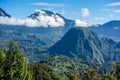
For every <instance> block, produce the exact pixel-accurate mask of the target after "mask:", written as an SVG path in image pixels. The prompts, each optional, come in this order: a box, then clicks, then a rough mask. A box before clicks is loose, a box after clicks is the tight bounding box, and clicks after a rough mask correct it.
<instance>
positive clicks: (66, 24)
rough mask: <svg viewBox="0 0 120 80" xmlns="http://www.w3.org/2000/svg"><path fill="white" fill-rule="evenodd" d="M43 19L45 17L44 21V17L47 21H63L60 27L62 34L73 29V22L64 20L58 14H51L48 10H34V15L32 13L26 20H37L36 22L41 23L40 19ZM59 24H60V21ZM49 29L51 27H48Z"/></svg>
mask: <svg viewBox="0 0 120 80" xmlns="http://www.w3.org/2000/svg"><path fill="white" fill-rule="evenodd" d="M44 17H45V19H46V17H47V19H48V18H53V19H54V20H55V21H59V20H63V21H64V26H63V27H62V29H63V30H62V31H63V34H65V33H66V32H67V31H68V30H69V29H71V28H73V27H75V21H74V20H70V19H66V18H65V17H63V16H62V15H60V14H59V13H56V12H51V11H48V10H36V11H35V12H34V13H32V14H31V15H30V16H28V18H31V19H33V20H38V21H42V19H41V18H44ZM60 23H61V21H60ZM43 27H44V26H43ZM49 27H52V26H49Z"/></svg>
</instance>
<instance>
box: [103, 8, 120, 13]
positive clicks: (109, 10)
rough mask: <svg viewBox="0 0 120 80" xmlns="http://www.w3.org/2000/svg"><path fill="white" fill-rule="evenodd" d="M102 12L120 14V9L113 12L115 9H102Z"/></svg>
mask: <svg viewBox="0 0 120 80" xmlns="http://www.w3.org/2000/svg"><path fill="white" fill-rule="evenodd" d="M101 11H107V12H115V13H120V9H118V10H113V9H102V10H101Z"/></svg>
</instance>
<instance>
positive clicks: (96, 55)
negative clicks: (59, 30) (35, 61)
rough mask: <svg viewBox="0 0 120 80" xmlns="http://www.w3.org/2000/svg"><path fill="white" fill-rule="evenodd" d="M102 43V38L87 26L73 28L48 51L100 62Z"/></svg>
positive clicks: (101, 61) (102, 61) (101, 60)
mask: <svg viewBox="0 0 120 80" xmlns="http://www.w3.org/2000/svg"><path fill="white" fill-rule="evenodd" d="M103 44H104V43H103V42H102V40H101V39H100V38H99V37H98V36H97V35H96V34H95V33H94V32H92V31H90V30H88V29H87V28H82V27H81V28H73V29H70V30H69V31H68V32H67V33H66V34H65V36H64V37H63V38H62V39H61V40H60V41H58V42H57V43H56V44H55V45H53V46H52V47H51V48H50V49H49V51H50V54H62V55H66V56H69V57H77V58H79V59H81V60H88V61H91V62H94V63H95V62H98V63H100V64H102V63H104V58H103V56H102V54H101V53H104V50H102V49H103V48H104V47H105V46H103Z"/></svg>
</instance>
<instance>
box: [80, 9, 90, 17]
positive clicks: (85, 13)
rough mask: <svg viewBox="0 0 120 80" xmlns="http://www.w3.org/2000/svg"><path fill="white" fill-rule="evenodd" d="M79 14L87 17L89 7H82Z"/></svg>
mask: <svg viewBox="0 0 120 80" xmlns="http://www.w3.org/2000/svg"><path fill="white" fill-rule="evenodd" d="M80 15H81V17H82V18H86V17H88V16H89V15H90V12H89V9H87V8H82V9H81V14H80Z"/></svg>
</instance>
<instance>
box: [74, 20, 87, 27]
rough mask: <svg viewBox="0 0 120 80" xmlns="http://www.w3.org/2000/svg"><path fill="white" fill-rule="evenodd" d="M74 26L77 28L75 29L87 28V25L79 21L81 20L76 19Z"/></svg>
mask: <svg viewBox="0 0 120 80" xmlns="http://www.w3.org/2000/svg"><path fill="white" fill-rule="evenodd" d="M75 26H77V27H79V26H80V27H88V24H87V23H86V22H84V21H81V20H79V19H77V20H75Z"/></svg>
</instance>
